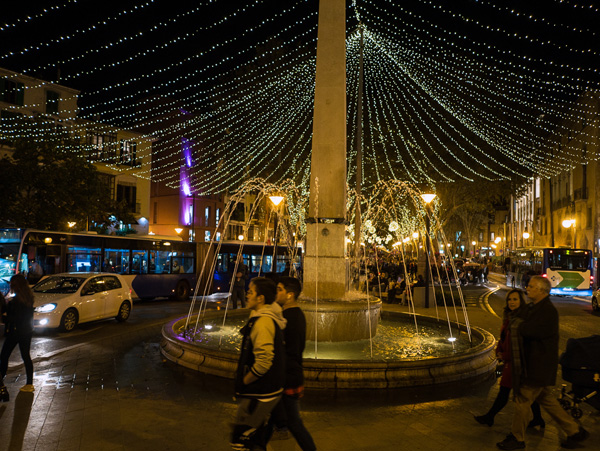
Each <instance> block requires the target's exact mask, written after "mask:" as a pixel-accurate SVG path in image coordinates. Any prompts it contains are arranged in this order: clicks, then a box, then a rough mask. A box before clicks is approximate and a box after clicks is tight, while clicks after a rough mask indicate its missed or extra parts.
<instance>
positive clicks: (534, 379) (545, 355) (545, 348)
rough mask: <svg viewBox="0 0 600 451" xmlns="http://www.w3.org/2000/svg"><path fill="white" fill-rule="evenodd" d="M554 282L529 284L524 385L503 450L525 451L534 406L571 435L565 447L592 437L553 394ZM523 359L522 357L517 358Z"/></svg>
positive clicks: (523, 329) (521, 328)
mask: <svg viewBox="0 0 600 451" xmlns="http://www.w3.org/2000/svg"><path fill="white" fill-rule="evenodd" d="M550 288H551V285H550V281H549V280H548V279H547V278H545V277H542V276H534V277H532V278H531V279H530V280H529V283H528V285H527V297H528V298H529V299H530V300H531V301H532V304H530V305H529V311H528V313H527V315H526V317H525V319H524V320H523V321H522V322H521V323H520V324H519V325H518V329H517V330H518V336H519V338H520V339H522V351H523V352H522V358H523V359H522V360H523V361H522V362H520V366H521V368H522V371H521V374H520V386H519V387H516V386H513V390H515V413H514V416H513V422H512V427H511V433H510V434H509V435H508V436H507V437H506V438H505V439H504V440H503V441H501V442H499V443H497V444H496V446H498V448H500V449H505V450H506V449H508V450H511V449H523V448H525V430H526V429H527V425H528V423H529V420H530V419H531V408H530V406H531V404H532V403H533V402H534V401H537V402H538V404H539V405H540V406H541V407H543V408H544V410H546V412H548V414H549V415H550V416H551V417H552V418H553V419H554V421H555V422H556V424H557V425H558V426H559V427H560V428H561V429H562V430H563V431H564V432H565V433H566V434H567V439H566V441H564V442H563V443H561V446H562V447H563V448H568V449H572V448H579V447H581V444H580V442H582V441H584V440H585V439H587V438H588V437H589V433H588V431H586V430H585V429H584V428H582V427H581V426H579V425H578V424H577V423H576V422H575V421H574V420H573V418H571V417H570V416H569V414H568V413H567V412H565V410H563V408H562V407H561V406H560V404H559V403H558V401H557V399H556V396H555V395H553V394H552V387H553V386H554V385H555V384H556V372H557V370H558V311H557V310H556V308H555V307H554V305H553V304H552V302H550ZM515 357H517V358H520V357H521V356H515V355H513V360H514V359H515Z"/></svg>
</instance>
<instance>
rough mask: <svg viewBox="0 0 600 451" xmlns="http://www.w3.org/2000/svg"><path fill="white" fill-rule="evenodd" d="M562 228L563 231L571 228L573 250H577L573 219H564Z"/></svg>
mask: <svg viewBox="0 0 600 451" xmlns="http://www.w3.org/2000/svg"><path fill="white" fill-rule="evenodd" d="M562 226H563V227H564V228H565V229H568V228H569V227H573V249H577V230H576V228H575V219H565V220H564V221H563V222H562Z"/></svg>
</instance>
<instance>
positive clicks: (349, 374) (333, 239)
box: [161, 0, 495, 388]
mask: <svg viewBox="0 0 600 451" xmlns="http://www.w3.org/2000/svg"><path fill="white" fill-rule="evenodd" d="M345 3H346V2H345V1H344V0H321V1H320V6H319V28H318V44H317V73H316V86H315V108H314V121H313V140H312V146H313V148H312V157H311V178H310V200H309V214H308V218H307V219H306V221H305V222H306V253H305V258H304V291H303V293H304V296H305V299H304V300H303V303H302V308H303V310H304V312H305V314H306V317H307V338H308V339H309V340H313V341H314V343H315V346H314V349H315V350H314V353H313V358H309V359H305V385H306V386H307V387H318V388H395V387H404V386H417V385H430V384H440V383H448V382H455V381H459V380H471V379H476V378H481V377H482V376H485V375H488V374H490V373H491V372H493V370H494V369H495V357H494V352H493V344H494V339H493V337H492V336H491V335H490V334H489V333H487V332H485V331H483V330H476V329H473V328H470V327H469V325H468V322H467V324H466V325H462V324H459V323H457V322H456V323H452V322H450V321H449V320H447V323H448V327H449V334H450V336H451V337H452V338H454V339H458V341H465V340H466V341H467V342H468V346H466V348H465V349H464V350H463V351H461V352H456V347H455V346H456V342H451V343H450V344H449V343H448V342H447V341H445V342H444V343H438V345H437V346H439V347H440V348H442V347H448V346H449V347H450V349H451V352H450V355H442V356H436V357H433V358H432V357H431V356H425V358H423V356H420V358H412V356H411V358H407V359H402V358H378V357H377V358H376V357H374V356H373V338H374V337H377V325H378V322H379V318H380V317H383V319H384V320H386V321H388V320H389V321H392V322H397V323H398V322H399V323H403V324H407V323H408V324H412V323H414V327H415V328H416V329H417V330H418V326H417V318H418V323H419V324H425V323H429V324H431V325H436V324H439V322H440V320H439V319H436V318H428V317H426V316H420V315H417V314H416V313H415V311H414V304H413V309H412V311H411V312H410V313H386V314H382V313H381V300H379V299H377V298H374V297H372V296H369V295H364V294H362V295H361V294H357V293H353V292H349V281H348V273H349V268H348V259H347V257H346V198H347V193H346V65H345V57H346V49H345V32H346V30H345ZM263 195H264V193H263ZM357 198H358V196H357ZM423 211H424V210H421V212H423ZM425 214H427V212H425ZM356 235H357V236H356V237H355V239H360V233H359V231H358V230H357V231H356ZM430 239H431V238H430V237H429V236H428V237H426V240H427V241H426V244H427V245H428V243H429V240H430ZM411 301H412V300H411ZM192 311H193V306H192V308H191V309H190V316H191V315H192ZM247 315H248V313H247V312H244V311H241V312H240V311H237V312H233V313H231V312H229V313H227V320H226V321H225V320H223V322H222V326H220V327H219V333H218V336H219V338H218V340H217V339H216V337H212V340H211V335H213V332H211V331H212V330H214V327H213V329H210V330H209V329H207V328H206V326H208V325H210V326H213V323H215V324H216V322H215V318H219V321H220V318H221V317H222V312H206V310H205V309H203V308H202V307H201V308H200V311H199V312H198V317H197V319H198V321H197V323H196V326H195V327H194V330H193V332H192V333H190V330H189V327H188V326H189V325H190V320H189V317H188V318H182V319H179V320H175V321H172V322H171V323H168V324H166V325H165V327H164V328H163V340H162V344H161V347H162V353H163V355H164V356H165V357H166V358H168V359H170V360H172V361H175V362H177V363H178V364H181V365H183V366H186V367H189V368H193V369H196V370H199V371H203V372H206V373H209V374H214V375H218V376H222V377H228V378H232V377H233V374H234V371H235V367H236V364H237V352H236V351H235V349H226V348H227V347H226V346H223V338H224V337H225V336H228V337H235V338H237V337H236V335H235V330H236V322H237V324H238V326H240V325H241V322H243V320H245V319H247ZM232 333H233V335H232ZM453 334H455V335H456V336H453ZM446 335H447V333H445V334H444V333H443V334H441V335H440V340H442V341H443V340H446ZM233 340H234V341H235V339H233ZM419 340H421V343H420V345H421V346H422V339H421V338H419ZM321 342H337V343H340V345H341V344H342V343H359V345H360V343H361V342H367V343H369V345H368V346H367V347H368V349H369V351H368V355H367V356H365V358H363V359H354V358H350V359H345V360H340V359H333V358H326V359H324V358H320V357H319V351H318V344H319V343H321ZM211 343H212V345H211ZM333 354H335V352H333ZM395 355H396V356H398V353H396V354H395Z"/></svg>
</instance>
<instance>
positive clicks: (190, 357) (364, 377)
mask: <svg viewBox="0 0 600 451" xmlns="http://www.w3.org/2000/svg"><path fill="white" fill-rule="evenodd" d="M229 315H230V316H237V317H239V318H247V317H248V311H247V310H246V311H237V312H231V313H230V314H229ZM210 316H213V317H222V312H208V313H207V314H206V317H207V318H208V317H210ZM381 316H382V318H383V319H392V320H398V321H414V315H412V314H408V313H400V312H382V313H381ZM417 317H418V323H419V324H427V323H435V324H438V323H439V321H438V320H437V319H436V318H431V317H427V316H422V315H417ZM185 322H186V318H185V317H184V318H180V319H176V320H173V321H171V322H169V323H167V324H165V326H163V331H162V335H163V338H162V340H161V353H162V355H163V356H164V357H165V358H167V359H169V360H171V361H172V362H175V363H177V364H178V365H181V366H184V367H186V368H190V369H193V370H196V371H200V372H203V373H207V374H212V375H215V376H220V377H224V378H227V379H233V377H234V373H235V369H236V366H237V361H238V356H239V354H238V353H237V352H235V351H232V350H223V349H221V350H219V349H215V348H211V347H209V346H205V345H203V344H202V343H190V342H188V341H187V339H185V338H183V337H182V336H181V331H182V328H183V327H184V325H185ZM442 322H445V321H442ZM452 327H453V328H456V329H457V330H460V331H463V332H464V331H466V326H465V325H463V324H459V323H452ZM471 334H472V337H473V343H474V344H473V346H472V347H470V348H468V349H466V350H464V351H461V352H458V353H456V354H453V355H450V356H443V357H436V358H425V359H403V360H381V359H379V360H333V359H304V376H305V383H304V385H305V386H306V387H308V388H337V389H359V388H368V389H373V388H401V387H416V386H427V385H436V384H446V383H452V382H457V381H464V382H468V381H475V380H484V379H486V378H487V377H489V376H490V375H491V374H492V373H493V372H494V371H495V369H496V356H495V350H494V349H495V339H494V337H493V335H492V334H490V333H489V332H487V331H485V330H483V329H480V328H471Z"/></svg>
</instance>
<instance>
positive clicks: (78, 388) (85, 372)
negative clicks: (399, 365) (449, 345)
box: [0, 290, 600, 451]
mask: <svg viewBox="0 0 600 451" xmlns="http://www.w3.org/2000/svg"><path fill="white" fill-rule="evenodd" d="M474 298H476V299H475V300H474ZM469 299H470V301H469V302H467V307H466V308H467V311H468V318H469V321H470V323H471V325H472V326H474V327H482V328H484V329H486V330H489V331H491V332H492V333H494V334H497V332H498V329H499V326H500V324H499V320H498V318H497V317H496V316H495V315H494V314H493V313H492V312H493V311H491V309H490V308H488V307H489V305H488V306H487V307H486V290H481V292H480V293H478V294H477V296H471V297H470V298H469ZM384 308H385V309H390V310H404V309H406V307H402V306H397V305H392V306H390V305H384ZM451 310H453V309H451ZM439 312H440V313H439V314H440V315H443V316H444V317H445V310H444V309H443V308H440V309H439ZM417 313H423V314H428V315H431V316H435V315H436V312H435V308H431V309H429V310H428V311H424V310H423V311H419V312H417ZM457 314H458V315H459V319H461V322H464V321H463V320H462V316H461V315H462V313H461V312H460V311H457ZM453 315H454V313H453V312H451V318H452V319H454V317H453ZM165 322H166V320H165ZM160 331H161V323H158V322H155V321H154V322H152V323H151V324H149V325H148V324H131V325H129V326H128V327H125V328H123V330H122V332H121V333H118V334H114V335H112V336H111V337H110V338H108V337H103V338H102V339H98V340H96V341H91V342H86V343H81V344H76V345H72V346H68V347H66V348H64V349H62V350H56V351H52V352H48V353H47V354H44V355H39V356H38V357H36V358H35V359H34V367H35V377H34V385H35V387H36V390H35V392H34V393H21V392H19V388H20V387H21V386H22V385H24V383H25V379H24V370H23V367H22V365H20V364H19V363H18V362H19V360H18V351H15V356H16V357H17V359H14V358H13V359H12V360H11V366H10V367H9V372H8V374H7V377H6V380H5V382H6V385H7V387H8V389H9V392H10V395H11V400H10V402H8V403H3V404H0V450H20V449H24V450H61V451H63V450H64V451H69V450H138V449H139V450H210V451H212V450H215V451H220V450H228V449H230V447H229V445H228V431H229V422H230V421H231V420H232V418H233V415H234V413H235V409H236V404H235V402H234V401H233V399H232V382H231V381H229V380H223V379H219V378H216V377H212V376H206V375H203V374H199V373H196V372H194V371H191V370H187V369H185V368H181V367H178V366H176V365H174V364H172V363H170V362H166V361H165V360H164V359H163V358H162V356H161V355H160V349H159V343H160ZM558 390H559V389H558V388H557V389H556V391H557V394H558ZM496 394H497V385H496V383H495V381H492V380H487V381H481V383H479V384H470V385H469V386H465V384H455V385H453V386H444V387H429V388H421V389H403V390H378V391H352V392H349V391H321V390H312V391H309V392H307V394H306V397H305V398H304V399H303V401H302V416H303V418H304V421H305V424H306V425H307V427H308V429H309V431H310V432H311V433H312V435H313V437H314V439H315V442H316V444H317V447H318V449H320V450H323V451H338V450H340V451H341V450H356V451H367V450H368V451H372V450H382V451H386V450H390V451H391V450H394V451H396V450H427V451H429V450H446V451H455V450H456V451H458V450H461V451H465V450H469V451H475V450H493V449H496V447H495V443H496V442H498V441H500V440H502V439H503V438H504V436H505V434H506V433H508V431H509V429H510V423H511V414H512V406H511V405H510V404H509V405H508V406H507V407H506V408H505V409H504V410H503V411H502V412H500V414H499V415H498V416H497V417H496V424H494V426H493V427H491V428H490V427H487V426H481V425H479V424H477V423H476V422H475V421H474V420H473V414H482V413H485V411H486V410H487V408H489V406H490V405H491V403H492V401H493V399H494V398H495V396H496ZM583 410H584V415H583V417H582V418H581V420H580V421H581V424H582V425H583V426H584V427H585V428H586V429H588V430H589V431H590V433H591V437H590V439H589V440H588V441H587V442H586V446H585V449H590V450H600V415H599V413H598V411H596V410H595V409H593V408H592V407H590V406H588V405H584V406H583ZM546 420H547V426H546V429H545V431H543V432H539V431H537V432H531V433H529V434H528V436H527V445H528V446H527V449H531V450H557V449H559V440H560V438H562V437H563V435H562V432H559V431H558V430H557V427H556V425H555V424H554V422H553V421H552V420H550V419H549V418H546ZM269 449H272V450H274V451H281V450H285V451H293V450H297V449H299V448H298V447H297V446H296V445H295V442H294V441H293V440H285V441H276V442H272V443H271V444H270V445H269Z"/></svg>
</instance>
